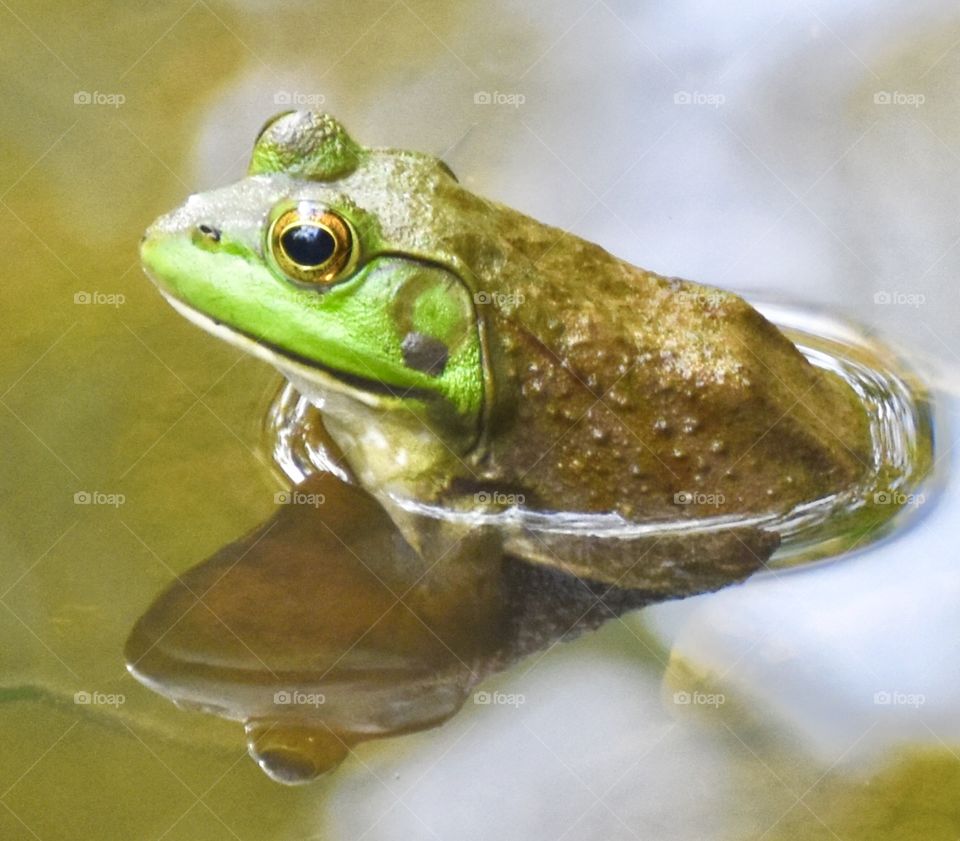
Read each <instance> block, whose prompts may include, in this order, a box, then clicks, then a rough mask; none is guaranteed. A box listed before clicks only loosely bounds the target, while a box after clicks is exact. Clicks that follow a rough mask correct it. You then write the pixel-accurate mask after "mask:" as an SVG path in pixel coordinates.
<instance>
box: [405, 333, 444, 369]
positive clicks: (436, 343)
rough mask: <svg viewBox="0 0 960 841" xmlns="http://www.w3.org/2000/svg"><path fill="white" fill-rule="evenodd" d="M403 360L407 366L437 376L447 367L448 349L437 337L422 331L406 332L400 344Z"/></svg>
mask: <svg viewBox="0 0 960 841" xmlns="http://www.w3.org/2000/svg"><path fill="white" fill-rule="evenodd" d="M400 350H402V351H403V361H404V363H405V364H406V366H407V367H408V368H413V369H415V370H417V371H423V373H425V374H429V375H430V376H431V377H439V376H440V375H441V374H442V373H443V369H444V368H446V367H447V356H448V355H449V350H448V349H447V346H446V345H445V344H444V343H443V342H441V341H440V340H439V339H435V338H433V336H425V335H424V334H423V333H407V335H406V336H404V337H403V343H402V344H401V345H400Z"/></svg>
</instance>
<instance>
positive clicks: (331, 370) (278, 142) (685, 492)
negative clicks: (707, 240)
mask: <svg viewBox="0 0 960 841" xmlns="http://www.w3.org/2000/svg"><path fill="white" fill-rule="evenodd" d="M142 254H143V260H144V264H145V266H146V267H147V271H148V272H149V274H150V276H151V277H152V278H153V279H154V280H155V281H156V282H157V284H158V285H159V286H160V288H161V290H162V291H163V292H164V294H165V295H166V296H167V297H168V298H169V299H170V301H171V302H172V303H173V304H174V305H175V306H176V307H177V308H178V309H179V310H180V311H181V312H183V313H184V314H185V315H187V316H188V317H189V318H191V319H192V320H194V321H196V322H198V323H199V324H200V325H201V326H204V327H206V328H207V329H208V330H210V331H211V332H213V333H215V334H216V335H218V336H221V337H222V338H225V339H227V340H228V341H231V342H233V343H235V344H237V345H239V346H240V347H242V348H244V349H246V350H248V351H250V352H251V353H254V354H256V355H257V356H260V357H262V358H265V359H267V360H269V361H270V362H272V363H273V364H275V365H276V366H277V367H278V368H279V369H280V370H281V371H283V372H284V373H285V374H286V375H287V376H288V377H289V378H290V379H291V380H292V381H293V382H294V384H295V385H296V386H297V387H298V388H299V389H300V390H301V391H303V392H304V393H306V394H308V395H309V396H310V397H311V398H312V399H313V400H314V402H315V403H316V405H317V406H319V407H320V409H321V411H322V413H323V416H324V421H325V424H326V426H327V428H328V430H329V432H330V434H331V435H332V437H333V439H334V440H335V441H336V442H337V444H338V445H339V447H340V448H341V449H342V450H343V452H344V453H345V454H346V459H347V462H348V463H349V465H350V467H351V468H352V470H353V471H354V473H355V474H356V476H357V478H358V479H359V481H360V482H361V484H362V485H363V486H364V487H365V488H367V489H368V490H371V491H373V492H376V493H380V492H385V491H389V492H394V493H398V494H400V495H402V496H404V497H406V498H412V499H416V500H422V501H427V502H435V503H440V504H443V505H447V506H450V507H454V508H459V509H463V508H469V507H474V506H477V507H481V506H483V507H488V508H489V507H496V506H498V505H501V506H502V504H503V503H504V502H506V503H507V504H509V503H511V502H513V501H516V500H521V499H522V500H523V501H524V503H525V505H526V507H527V508H537V509H541V510H552V511H578V512H582V511H610V512H618V513H620V514H622V515H624V516H625V517H627V518H630V519H649V518H656V519H658V520H664V519H671V518H681V517H689V516H691V515H703V514H716V513H723V514H741V513H760V512H766V511H785V510H787V509H789V508H791V507H793V506H795V505H796V504H798V503H800V502H803V501H807V500H811V499H814V498H818V497H822V496H825V495H827V494H829V493H831V492H834V491H837V490H839V489H841V488H843V487H845V486H847V485H849V484H850V483H851V482H852V481H854V480H855V479H856V478H857V476H858V475H859V474H860V472H861V471H862V469H863V466H862V465H863V462H865V461H866V460H867V455H866V452H867V446H868V430H867V424H866V420H865V417H864V415H863V412H862V410H861V408H860V406H859V405H858V402H857V400H856V397H855V395H854V394H853V393H852V392H851V391H850V390H849V389H847V388H846V387H845V386H844V385H842V384H841V383H840V382H839V381H835V380H834V379H832V378H831V376H830V375H828V374H825V373H824V372H822V371H820V370H818V369H816V368H814V367H813V366H811V365H810V364H809V363H808V362H807V361H806V360H805V359H804V357H803V356H802V355H801V354H800V353H799V351H797V349H796V348H795V347H794V346H793V345H792V344H791V343H790V342H789V341H788V340H787V339H786V338H785V337H784V336H783V335H782V334H781V333H780V332H779V331H778V330H777V329H776V328H775V327H774V326H772V325H771V324H770V323H769V322H768V321H766V320H765V319H764V318H763V317H762V316H760V315H759V314H758V313H757V312H756V311H755V310H754V309H752V308H751V307H750V306H749V305H748V304H746V303H745V302H744V301H743V300H741V299H740V298H738V297H736V296H735V295H732V294H729V293H726V292H722V291H719V290H716V289H711V288H708V287H704V286H699V285H695V284H692V283H688V282H685V281H679V280H673V279H667V278H663V277H660V276H658V275H654V274H652V273H650V272H646V271H644V270H642V269H638V268H635V267H633V266H630V265H628V264H626V263H624V262H622V261H621V260H618V259H616V258H615V257H613V256H611V255H610V254H608V253H607V252H606V251H604V250H603V249H602V248H600V247H598V246H596V245H592V244H590V243H588V242H584V241H583V240H580V239H578V238H577V237H576V236H574V235H572V234H569V233H564V232H562V231H559V230H557V229H555V228H550V227H548V226H546V225H542V224H540V223H538V222H536V221H534V220H532V219H529V218H528V217H526V216H523V215H521V214H519V213H517V212H515V211H513V210H510V209H508V208H506V207H503V206H501V205H498V204H495V203H493V202H490V201H487V200H485V199H482V198H479V197H477V196H475V195H473V194H472V193H470V192H468V191H467V190H466V189H464V188H463V187H461V186H460V185H459V184H458V183H457V181H456V179H455V178H454V177H453V175H452V174H451V173H450V171H449V170H448V169H447V167H446V166H445V165H443V164H442V163H441V162H439V161H438V160H436V159H435V158H432V157H430V156H428V155H424V154H418V153H412V152H405V151H395V150H379V149H366V148H363V147H361V146H358V145H357V144H356V143H354V141H353V140H351V139H350V137H348V136H347V134H346V133H345V132H344V130H343V128H342V127H341V126H340V125H339V124H338V123H337V122H335V121H334V120H333V119H331V118H330V117H328V116H326V115H318V114H314V113H310V112H291V113H287V114H283V115H281V116H279V117H277V118H275V119H274V120H273V121H271V122H270V123H268V124H267V126H266V127H265V128H264V130H263V131H262V132H261V134H260V136H259V138H258V140H257V143H256V147H255V149H254V152H253V160H252V164H251V167H250V176H249V177H248V178H246V179H244V180H242V181H240V182H238V183H237V184H234V185H232V186H230V187H226V188H223V189H219V190H214V191H212V192H210V193H206V194H202V195H196V196H193V197H191V198H190V199H189V200H188V201H187V203H186V204H185V205H184V206H183V207H182V208H180V209H179V210H177V211H175V212H174V213H172V214H170V215H169V216H166V217H163V218H162V219H160V220H159V221H158V222H156V223H155V224H154V225H153V227H152V228H151V229H150V230H149V231H148V233H147V236H146V238H145V241H144V243H143V246H142ZM718 500H723V507H722V509H721V510H720V511H719V512H718V510H717V507H716V505H717V501H718Z"/></svg>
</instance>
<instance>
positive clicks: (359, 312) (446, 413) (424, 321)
mask: <svg viewBox="0 0 960 841" xmlns="http://www.w3.org/2000/svg"><path fill="white" fill-rule="evenodd" d="M459 193H460V189H459V187H458V185H457V182H456V179H455V178H454V177H453V175H452V173H451V172H450V170H449V169H448V168H447V167H446V166H445V165H444V164H443V163H442V162H440V161H439V160H437V159H436V158H434V157H432V156H429V155H425V154H420V153H413V152H400V151H394V150H378V149H367V148H364V147H362V146H359V145H358V144H357V143H355V142H354V141H353V140H352V139H351V138H350V136H349V135H348V134H347V133H346V131H345V130H344V129H343V127H342V126H341V125H340V124H339V123H338V122H336V121H335V120H334V119H332V118H331V117H329V116H327V115H324V114H317V113H313V112H288V113H285V114H280V115H279V116H277V117H275V118H273V119H272V120H271V121H269V122H268V123H267V124H266V125H265V126H264V128H263V129H262V130H261V132H260V134H259V136H258V137H257V140H256V142H255V145H254V149H253V155H252V159H251V163H250V168H249V173H248V176H247V177H246V178H244V179H242V180H240V181H238V182H237V183H234V184H232V185H230V186H227V187H224V188H221V189H216V190H212V191H210V192H207V193H202V194H198V195H193V196H191V197H190V198H189V199H188V200H187V201H186V203H185V204H184V205H183V206H182V207H180V208H179V209H177V210H175V211H174V212H172V213H170V214H168V215H166V216H163V217H161V218H160V219H159V220H157V221H156V222H155V223H154V224H153V225H152V226H151V227H150V228H149V230H148V231H147V233H146V235H145V237H144V239H143V242H142V244H141V256H142V260H143V264H144V266H145V268H146V271H147V273H148V274H149V276H150V277H151V278H152V279H153V280H154V282H155V283H156V284H157V286H158V287H159V288H160V290H161V291H162V292H163V294H164V295H165V296H166V298H167V299H168V300H169V301H170V303H171V304H173V306H174V307H175V308H176V309H177V310H179V311H180V312H181V313H182V314H184V315H185V316H187V317H188V318H189V319H190V320H192V321H194V322H195V323H197V324H199V325H200V326H202V327H204V328H205V329H207V330H208V331H210V332H211V333H214V334H215V335H217V336H219V337H220V338H224V339H226V340H227V341H229V342H231V343H233V344H235V345H237V346H239V347H241V348H243V349H244V350H246V351H248V352H250V353H252V354H254V355H256V356H258V357H260V358H263V359H266V360H267V361H269V362H271V363H273V364H274V365H275V366H276V367H278V368H279V369H280V370H281V371H282V372H283V373H284V374H285V375H286V376H287V377H288V378H289V379H291V380H292V381H293V382H294V383H295V384H296V385H297V386H298V387H299V388H300V389H301V391H304V392H305V393H307V394H308V395H310V396H311V398H312V399H314V400H315V402H317V404H318V405H320V406H321V408H324V409H325V410H328V411H329V412H331V413H332V414H334V415H339V416H340V419H341V421H342V424H341V425H346V426H350V425H351V424H352V425H353V426H354V427H356V426H357V424H358V423H360V421H359V420H357V419H358V418H361V417H362V418H363V421H362V423H363V424H364V425H365V428H366V431H367V432H369V427H370V425H371V423H370V413H371V412H373V413H374V414H375V415H376V425H378V426H382V425H383V424H385V423H391V422H396V423H399V424H401V425H406V426H407V427H409V428H410V429H416V430H419V432H423V430H426V431H427V432H428V433H429V436H427V437H426V438H425V439H424V440H429V438H430V436H432V438H433V439H437V440H434V441H433V442H432V443H431V444H430V446H434V447H436V445H437V444H439V445H440V447H439V449H443V448H449V449H450V450H451V451H453V452H455V453H456V452H463V451H465V450H468V449H469V448H470V447H471V446H472V444H473V443H474V442H475V440H476V438H477V436H478V434H479V427H480V424H481V415H482V408H483V403H484V392H485V386H484V365H483V361H482V357H483V352H482V348H481V331H480V329H479V327H478V321H477V316H476V313H475V307H474V298H473V294H472V292H471V291H470V288H469V278H468V277H467V276H466V275H468V273H469V270H468V269H467V268H466V266H465V265H464V264H463V263H462V261H460V260H459V258H458V257H457V256H456V255H455V254H454V253H452V252H451V251H450V250H448V249H446V248H445V247H444V236H445V232H448V231H449V229H450V226H451V224H452V223H451V221H450V220H451V218H455V214H451V213H449V212H447V210H448V208H449V206H450V204H451V202H453V203H455V201H456V196H457V195H458V194H459ZM454 227H455V225H454ZM354 433H355V434H356V435H359V434H360V431H358V430H356V429H354Z"/></svg>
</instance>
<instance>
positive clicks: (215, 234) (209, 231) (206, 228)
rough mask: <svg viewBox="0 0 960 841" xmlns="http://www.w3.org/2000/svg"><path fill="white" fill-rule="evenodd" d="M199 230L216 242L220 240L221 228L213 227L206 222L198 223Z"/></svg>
mask: <svg viewBox="0 0 960 841" xmlns="http://www.w3.org/2000/svg"><path fill="white" fill-rule="evenodd" d="M197 230H198V231H200V233H201V234H203V235H204V236H205V237H207V239H211V240H213V241H214V242H220V229H219V228H214V227H211V226H210V225H207V224H206V223H204V224H201V225H197Z"/></svg>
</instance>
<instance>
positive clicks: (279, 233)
mask: <svg viewBox="0 0 960 841" xmlns="http://www.w3.org/2000/svg"><path fill="white" fill-rule="evenodd" d="M356 242H357V240H356V236H355V235H354V231H353V227H352V226H351V225H350V223H349V222H348V221H347V220H346V219H344V218H343V217H342V216H340V215H339V214H337V213H334V212H333V211H331V210H329V209H327V208H324V207H322V206H320V205H317V204H315V203H313V202H298V203H297V204H295V205H294V206H292V207H290V206H287V207H286V208H281V210H280V212H279V213H275V214H274V218H273V220H272V222H271V223H270V226H269V227H268V229H267V243H266V246H267V254H268V255H269V257H270V260H271V262H272V263H273V264H274V266H275V267H276V268H277V269H278V270H279V271H280V273H281V274H283V275H284V276H286V277H288V278H290V279H291V280H295V281H299V282H301V283H310V284H316V285H318V286H332V285H333V284H334V283H336V282H337V281H339V280H343V278H344V277H346V275H347V274H348V273H349V270H350V269H352V268H353V266H354V265H355V264H356V252H357V245H356Z"/></svg>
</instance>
